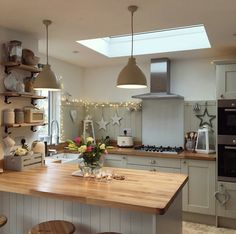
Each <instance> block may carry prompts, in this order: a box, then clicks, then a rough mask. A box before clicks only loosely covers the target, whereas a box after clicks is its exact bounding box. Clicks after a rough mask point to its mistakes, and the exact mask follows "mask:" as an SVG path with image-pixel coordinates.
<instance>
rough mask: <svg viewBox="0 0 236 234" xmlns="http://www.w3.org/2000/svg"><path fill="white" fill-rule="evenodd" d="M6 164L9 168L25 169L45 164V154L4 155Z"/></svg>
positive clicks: (6, 167) (15, 169)
mask: <svg viewBox="0 0 236 234" xmlns="http://www.w3.org/2000/svg"><path fill="white" fill-rule="evenodd" d="M4 165H5V169H7V170H14V171H23V170H26V169H30V168H34V167H38V166H42V165H43V156H42V154H40V153H35V154H33V155H29V154H28V155H25V156H12V155H5V156H4Z"/></svg>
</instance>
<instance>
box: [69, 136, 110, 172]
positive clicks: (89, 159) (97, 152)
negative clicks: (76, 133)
mask: <svg viewBox="0 0 236 234" xmlns="http://www.w3.org/2000/svg"><path fill="white" fill-rule="evenodd" d="M67 142H68V149H69V150H75V151H78V152H79V153H81V154H80V158H82V159H83V162H81V163H80V165H79V166H80V169H81V171H82V172H83V173H84V170H87V169H90V170H91V173H93V171H94V170H95V169H97V168H101V167H102V166H103V157H102V155H103V154H104V153H105V154H107V150H106V145H105V144H104V143H95V142H94V139H93V138H92V137H87V138H86V139H83V138H82V137H76V138H75V139H74V140H67Z"/></svg>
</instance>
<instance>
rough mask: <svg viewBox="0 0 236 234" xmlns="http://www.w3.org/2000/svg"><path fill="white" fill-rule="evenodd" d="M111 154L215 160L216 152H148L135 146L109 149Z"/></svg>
mask: <svg viewBox="0 0 236 234" xmlns="http://www.w3.org/2000/svg"><path fill="white" fill-rule="evenodd" d="M108 153H109V154H120V155H130V156H132V155H133V156H141V157H159V158H177V159H194V160H207V161H215V160H216V154H202V153H201V154H200V153H193V152H191V151H183V152H181V153H179V154H168V153H158V152H146V151H141V150H135V149H134V148H118V147H114V148H112V149H108Z"/></svg>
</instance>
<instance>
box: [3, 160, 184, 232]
mask: <svg viewBox="0 0 236 234" xmlns="http://www.w3.org/2000/svg"><path fill="white" fill-rule="evenodd" d="M75 170H77V166H76V165H64V164H60V165H53V164H52V165H48V166H45V167H39V168H35V169H31V170H27V171H24V172H13V171H4V173H3V174H1V175H0V191H1V192H0V213H3V214H5V215H6V216H8V219H9V222H8V224H7V225H6V227H4V228H3V229H0V233H11V234H15V233H20V234H21V233H22V234H25V233H27V231H28V229H30V228H31V227H32V226H33V225H34V224H36V223H39V222H41V221H44V220H50V219H65V220H68V221H71V222H73V223H74V224H75V226H76V228H77V230H80V232H77V233H84V234H85V233H98V232H100V231H117V232H121V233H123V234H128V233H129V234H139V233H140V234H159V233H173V234H175V233H176V234H180V233H182V202H181V201H182V199H181V198H182V197H181V196H182V193H181V190H182V188H183V186H184V184H185V183H186V182H187V176H186V175H182V174H175V175H173V174H171V173H161V172H148V171H140V170H130V169H118V168H114V169H113V170H114V171H115V173H117V174H118V175H123V176H125V180H114V179H113V180H112V181H110V182H104V181H103V182H102V181H98V180H95V179H94V178H83V177H75V176H72V175H71V173H72V172H73V171H75ZM109 170H111V168H109Z"/></svg>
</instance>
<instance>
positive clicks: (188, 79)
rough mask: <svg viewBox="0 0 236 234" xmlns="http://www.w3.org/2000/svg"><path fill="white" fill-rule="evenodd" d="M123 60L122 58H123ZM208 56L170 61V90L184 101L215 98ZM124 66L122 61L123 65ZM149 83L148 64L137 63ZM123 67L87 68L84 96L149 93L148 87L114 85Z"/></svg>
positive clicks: (102, 98) (116, 97)
mask: <svg viewBox="0 0 236 234" xmlns="http://www.w3.org/2000/svg"><path fill="white" fill-rule="evenodd" d="M124 61H125V59H124ZM210 62H211V60H210V59H190V60H176V61H171V91H172V92H173V93H176V94H180V95H183V96H184V97H185V100H214V99H215V97H216V96H215V89H216V84H215V68H214V65H212V64H211V63H210ZM124 65H125V64H124ZM138 65H139V67H140V68H141V69H142V70H143V72H144V73H145V75H146V77H147V82H148V85H149V83H150V63H149V64H138ZM122 68H123V66H116V67H114V66H113V67H98V68H88V69H85V72H84V98H85V99H87V100H90V101H91V100H92V101H128V100H136V99H132V98H131V96H132V95H134V94H139V93H146V92H149V90H150V88H149V87H148V88H146V89H140V90H123V89H118V88H116V87H115V85H116V80H117V77H118V74H119V72H120V70H121V69H122Z"/></svg>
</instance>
